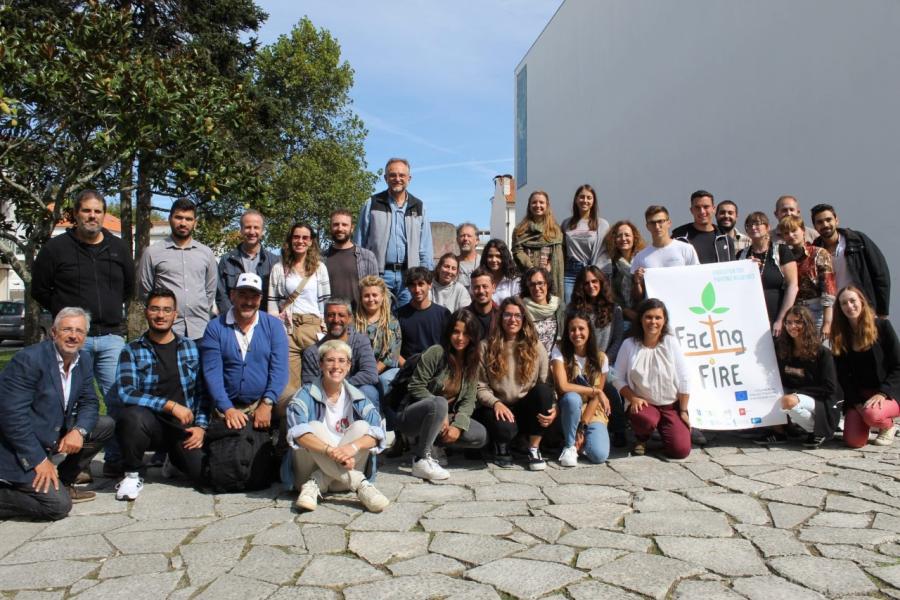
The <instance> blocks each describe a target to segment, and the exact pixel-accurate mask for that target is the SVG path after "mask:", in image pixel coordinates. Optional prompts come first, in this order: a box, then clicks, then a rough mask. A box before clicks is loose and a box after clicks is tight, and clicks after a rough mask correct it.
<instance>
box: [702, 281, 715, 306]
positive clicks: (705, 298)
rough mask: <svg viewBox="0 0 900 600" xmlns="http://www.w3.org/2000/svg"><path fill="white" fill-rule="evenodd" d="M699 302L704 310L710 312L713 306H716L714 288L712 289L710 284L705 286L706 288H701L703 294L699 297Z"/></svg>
mask: <svg viewBox="0 0 900 600" xmlns="http://www.w3.org/2000/svg"><path fill="white" fill-rule="evenodd" d="M700 302H701V303H702V304H703V308H705V309H706V310H712V308H713V306H715V305H716V288H714V287H713V284H712V282H709V283H707V284H706V287H705V288H703V294H701V296H700Z"/></svg>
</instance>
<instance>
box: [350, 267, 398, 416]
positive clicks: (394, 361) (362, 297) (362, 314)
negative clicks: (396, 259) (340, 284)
mask: <svg viewBox="0 0 900 600" xmlns="http://www.w3.org/2000/svg"><path fill="white" fill-rule="evenodd" d="M353 327H354V329H356V331H365V332H366V335H368V336H369V342H370V343H371V344H372V350H373V352H374V353H375V363H376V366H377V367H378V379H379V390H378V393H379V395H380V396H381V398H384V396H385V394H387V392H388V388H389V387H390V386H391V381H393V380H394V377H396V376H397V371H399V370H400V367H402V366H403V357H402V356H400V343H401V342H402V341H403V340H402V338H401V336H400V323H399V321H397V318H396V317H394V315H393V314H392V313H391V295H390V294H389V293H388V289H387V285H386V284H385V283H384V280H383V279H382V278H381V277H378V276H377V275H366V276H365V277H363V278H362V279H360V280H359V306H357V307H356V314H355V315H354V322H353Z"/></svg>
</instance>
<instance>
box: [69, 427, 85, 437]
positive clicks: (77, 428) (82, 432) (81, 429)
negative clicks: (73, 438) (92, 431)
mask: <svg viewBox="0 0 900 600" xmlns="http://www.w3.org/2000/svg"><path fill="white" fill-rule="evenodd" d="M72 430H73V431H77V432H78V433H80V434H81V439H84V440H86V439H87V436H88V432H87V429H85V428H84V427H73V428H72Z"/></svg>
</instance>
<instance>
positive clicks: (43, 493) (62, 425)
mask: <svg viewBox="0 0 900 600" xmlns="http://www.w3.org/2000/svg"><path fill="white" fill-rule="evenodd" d="M89 330H90V316H89V315H88V314H87V313H86V312H85V310H84V309H82V308H79V307H62V308H59V309H58V310H57V313H56V318H55V319H54V321H53V327H52V328H51V329H50V338H51V339H49V340H46V341H44V342H40V343H38V344H34V345H33V346H28V347H27V348H24V349H23V350H21V351H19V352H18V353H17V354H16V355H15V356H13V358H12V362H10V363H9V366H7V367H6V369H5V370H4V371H3V373H2V374H0V389H2V390H3V402H2V405H0V519H7V518H9V517H29V518H32V519H40V520H48V519H49V520H53V521H55V520H58V519H62V518H63V517H65V516H66V515H68V514H69V511H70V510H71V509H72V503H73V502H84V501H87V500H93V499H94V496H95V494H94V492H89V491H82V490H78V489H76V488H75V487H74V483H75V478H76V477H77V475H78V474H79V473H80V472H81V471H83V470H87V469H89V467H90V464H91V459H92V458H93V457H94V455H96V454H97V453H98V452H99V451H100V449H101V448H102V447H103V443H104V442H105V441H106V440H108V439H109V438H110V437H112V435H113V429H114V428H115V425H114V423H113V420H112V419H110V418H109V417H101V416H99V411H98V409H99V405H100V403H99V401H98V400H97V394H96V392H95V391H94V375H93V364H92V360H91V355H90V354H89V353H88V352H85V351H84V350H83V349H82V347H83V346H84V343H85V339H86V336H87V332H88V331H89Z"/></svg>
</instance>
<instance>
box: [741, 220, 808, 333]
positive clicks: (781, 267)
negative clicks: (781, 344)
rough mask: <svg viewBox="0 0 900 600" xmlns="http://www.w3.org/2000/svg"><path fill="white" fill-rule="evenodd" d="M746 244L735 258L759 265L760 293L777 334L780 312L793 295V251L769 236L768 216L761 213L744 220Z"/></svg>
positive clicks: (788, 306) (789, 305)
mask: <svg viewBox="0 0 900 600" xmlns="http://www.w3.org/2000/svg"><path fill="white" fill-rule="evenodd" d="M744 227H746V229H747V235H748V236H750V246H749V247H747V248H744V249H743V250H741V251H740V252H739V253H738V255H737V257H738V259H743V258H749V259H750V260H752V261H753V262H755V263H756V264H757V266H758V267H759V276H760V278H761V279H762V286H763V296H764V297H765V299H766V311H767V312H768V315H769V324H770V325H771V326H772V335H773V336H774V337H778V336H779V335H781V326H782V323H783V322H784V315H785V314H787V310H788V309H789V308H790V307H792V306H793V305H794V299H795V298H796V297H797V263H796V261H795V260H794V253H793V252H791V251H790V249H789V248H786V247H784V245H783V244H777V243H775V241H774V240H773V239H771V237H770V236H769V218H768V217H766V214H765V213H762V212H752V213H750V214H749V215H748V216H747V219H746V220H745V221H744Z"/></svg>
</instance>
